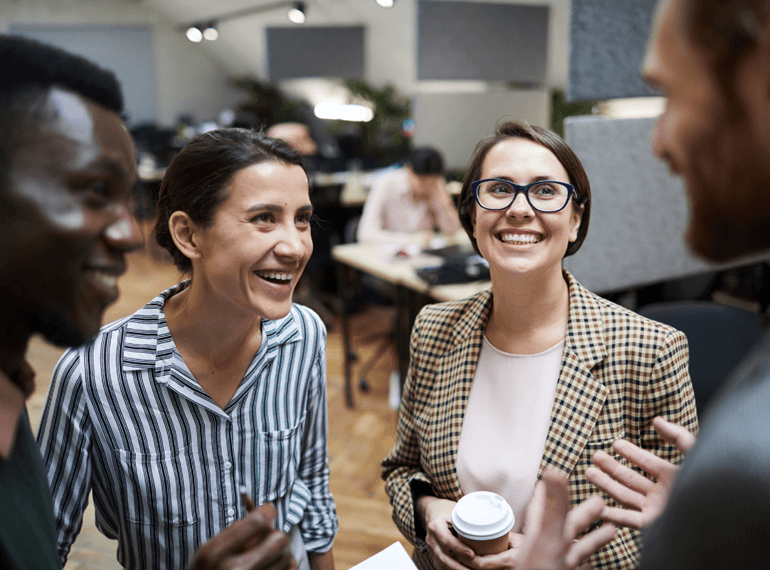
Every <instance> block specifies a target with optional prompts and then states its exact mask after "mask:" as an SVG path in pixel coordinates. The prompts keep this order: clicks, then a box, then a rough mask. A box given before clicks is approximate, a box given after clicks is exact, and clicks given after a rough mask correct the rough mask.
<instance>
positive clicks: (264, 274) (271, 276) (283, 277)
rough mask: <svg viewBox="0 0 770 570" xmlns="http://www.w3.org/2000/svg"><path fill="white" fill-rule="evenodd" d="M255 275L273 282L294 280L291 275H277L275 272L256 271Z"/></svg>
mask: <svg viewBox="0 0 770 570" xmlns="http://www.w3.org/2000/svg"><path fill="white" fill-rule="evenodd" d="M256 273H257V275H259V276H260V277H262V278H264V279H274V280H275V281H291V280H292V279H294V274H293V273H277V272H275V271H257V272H256Z"/></svg>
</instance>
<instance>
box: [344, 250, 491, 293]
mask: <svg viewBox="0 0 770 570" xmlns="http://www.w3.org/2000/svg"><path fill="white" fill-rule="evenodd" d="M466 239H467V237H466ZM396 249H397V248H396V247H394V246H392V245H390V246H388V245H380V244H370V243H351V244H345V245H337V246H334V247H333V248H332V257H333V258H334V259H335V260H337V261H339V262H340V263H344V264H345V265H349V266H350V267H353V268H355V269H358V270H359V271H362V272H364V273H369V274H370V275H374V276H375V277H378V278H380V279H382V280H383V281H387V282H388V283H393V284H394V285H403V286H404V287H407V288H409V289H411V290H412V291H417V292H418V293H423V294H425V295H428V296H429V297H432V298H433V299H435V300H437V301H456V300H459V299H465V298H466V297H470V296H471V295H475V294H476V293H478V292H480V291H484V290H486V289H489V288H490V287H491V285H492V284H491V282H490V281H473V282H470V283H457V284H453V285H434V286H430V285H429V284H428V283H426V282H425V281H423V280H422V279H420V278H419V277H418V276H417V273H416V272H415V270H416V269H419V268H421V267H426V266H429V265H433V264H437V263H439V262H440V258H438V257H437V256H434V255H429V254H426V253H418V254H417V255H412V256H409V257H398V256H396V255H394V252H395V250H396Z"/></svg>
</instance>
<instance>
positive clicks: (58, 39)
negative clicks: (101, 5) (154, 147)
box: [8, 24, 158, 126]
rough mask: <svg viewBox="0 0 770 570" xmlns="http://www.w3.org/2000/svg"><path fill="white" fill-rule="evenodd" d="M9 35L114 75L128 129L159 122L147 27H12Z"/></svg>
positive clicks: (153, 61)
mask: <svg viewBox="0 0 770 570" xmlns="http://www.w3.org/2000/svg"><path fill="white" fill-rule="evenodd" d="M8 31H9V33H11V34H19V35H22V36H26V37H28V38H32V39H35V40H38V41H41V42H44V43H47V44H51V45H54V46H57V47H60V48H62V49H65V50H67V51H69V52H71V53H75V54H77V55H81V56H83V57H86V58H88V59H90V60H91V61H93V62H94V63H97V64H98V65H100V66H101V67H104V68H105V69H109V70H110V71H112V72H114V73H115V75H116V76H117V78H118V80H119V81H120V86H121V88H122V90H123V98H124V101H125V113H126V115H127V119H128V120H127V122H128V124H129V125H131V126H133V125H136V124H138V123H144V122H154V121H156V120H157V119H158V112H157V102H158V83H157V74H156V70H155V52H154V49H153V41H152V32H151V30H150V27H149V26H119V25H99V24H83V25H66V24H51V25H35V24H12V25H11V26H9V30H8Z"/></svg>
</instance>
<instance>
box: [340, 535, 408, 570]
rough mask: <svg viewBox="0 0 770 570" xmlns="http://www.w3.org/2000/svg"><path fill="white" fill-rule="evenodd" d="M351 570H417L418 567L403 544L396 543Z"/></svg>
mask: <svg viewBox="0 0 770 570" xmlns="http://www.w3.org/2000/svg"><path fill="white" fill-rule="evenodd" d="M350 570H417V566H415V565H414V562H412V559H411V558H410V557H409V555H408V554H407V553H406V550H404V547H403V546H402V545H401V543H400V542H394V543H393V544H391V545H390V546H388V547H387V548H386V549H385V550H382V551H380V552H378V553H377V554H375V555H374V556H372V557H371V558H367V559H366V560H364V561H363V562H361V563H360V564H356V565H355V566H353V567H352V568H351V569H350Z"/></svg>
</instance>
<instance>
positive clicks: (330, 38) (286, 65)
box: [267, 26, 364, 82]
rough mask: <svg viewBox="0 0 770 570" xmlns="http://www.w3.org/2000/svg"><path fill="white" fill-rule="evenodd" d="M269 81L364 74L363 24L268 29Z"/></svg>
mask: <svg viewBox="0 0 770 570" xmlns="http://www.w3.org/2000/svg"><path fill="white" fill-rule="evenodd" d="M267 59H268V74H269V75H270V81H273V82H275V81H278V80H281V79H293V78H296V77H343V78H346V79H360V78H363V77H364V28H363V26H318V27H307V26H303V27H297V26H295V27H272V28H267Z"/></svg>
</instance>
